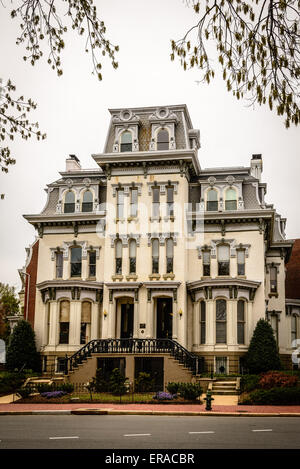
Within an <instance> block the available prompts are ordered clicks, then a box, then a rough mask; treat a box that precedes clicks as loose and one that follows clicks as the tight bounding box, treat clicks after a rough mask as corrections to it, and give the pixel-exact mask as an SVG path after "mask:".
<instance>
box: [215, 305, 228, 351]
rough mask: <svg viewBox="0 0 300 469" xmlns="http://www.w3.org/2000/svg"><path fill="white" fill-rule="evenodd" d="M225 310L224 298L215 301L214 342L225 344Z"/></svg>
mask: <svg viewBox="0 0 300 469" xmlns="http://www.w3.org/2000/svg"><path fill="white" fill-rule="evenodd" d="M226 329H227V312H226V300H217V301H216V343H217V344H226V342H227V334H226Z"/></svg>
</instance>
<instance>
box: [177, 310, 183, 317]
mask: <svg viewBox="0 0 300 469" xmlns="http://www.w3.org/2000/svg"><path fill="white" fill-rule="evenodd" d="M178 314H179V316H180V317H181V316H182V315H183V311H182V309H181V308H180V310H179V311H178Z"/></svg>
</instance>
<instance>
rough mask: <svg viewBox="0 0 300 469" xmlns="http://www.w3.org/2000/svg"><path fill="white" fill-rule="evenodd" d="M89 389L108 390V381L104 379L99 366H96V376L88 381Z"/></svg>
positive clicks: (95, 390) (96, 390)
mask: <svg viewBox="0 0 300 469" xmlns="http://www.w3.org/2000/svg"><path fill="white" fill-rule="evenodd" d="M89 387H90V391H94V392H108V390H109V382H108V381H107V380H106V379H105V377H104V375H103V371H102V369H101V368H97V370H96V376H95V377H94V378H93V379H92V381H91V382H90V383H89Z"/></svg>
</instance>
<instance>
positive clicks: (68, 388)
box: [53, 383, 74, 394]
mask: <svg viewBox="0 0 300 469" xmlns="http://www.w3.org/2000/svg"><path fill="white" fill-rule="evenodd" d="M53 390H55V391H64V392H65V393H66V394H71V393H72V392H73V391H74V384H72V383H60V384H54V385H53Z"/></svg>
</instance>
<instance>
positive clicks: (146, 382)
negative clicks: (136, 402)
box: [134, 371, 154, 392]
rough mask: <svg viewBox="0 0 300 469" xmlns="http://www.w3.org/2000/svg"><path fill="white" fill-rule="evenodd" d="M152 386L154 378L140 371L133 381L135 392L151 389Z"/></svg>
mask: <svg viewBox="0 0 300 469" xmlns="http://www.w3.org/2000/svg"><path fill="white" fill-rule="evenodd" d="M153 387H154V379H152V378H151V375H150V374H149V373H145V372H143V371H141V372H140V373H139V375H138V377H137V378H136V379H135V382H134V389H135V391H136V392H148V391H152V390H153Z"/></svg>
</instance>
